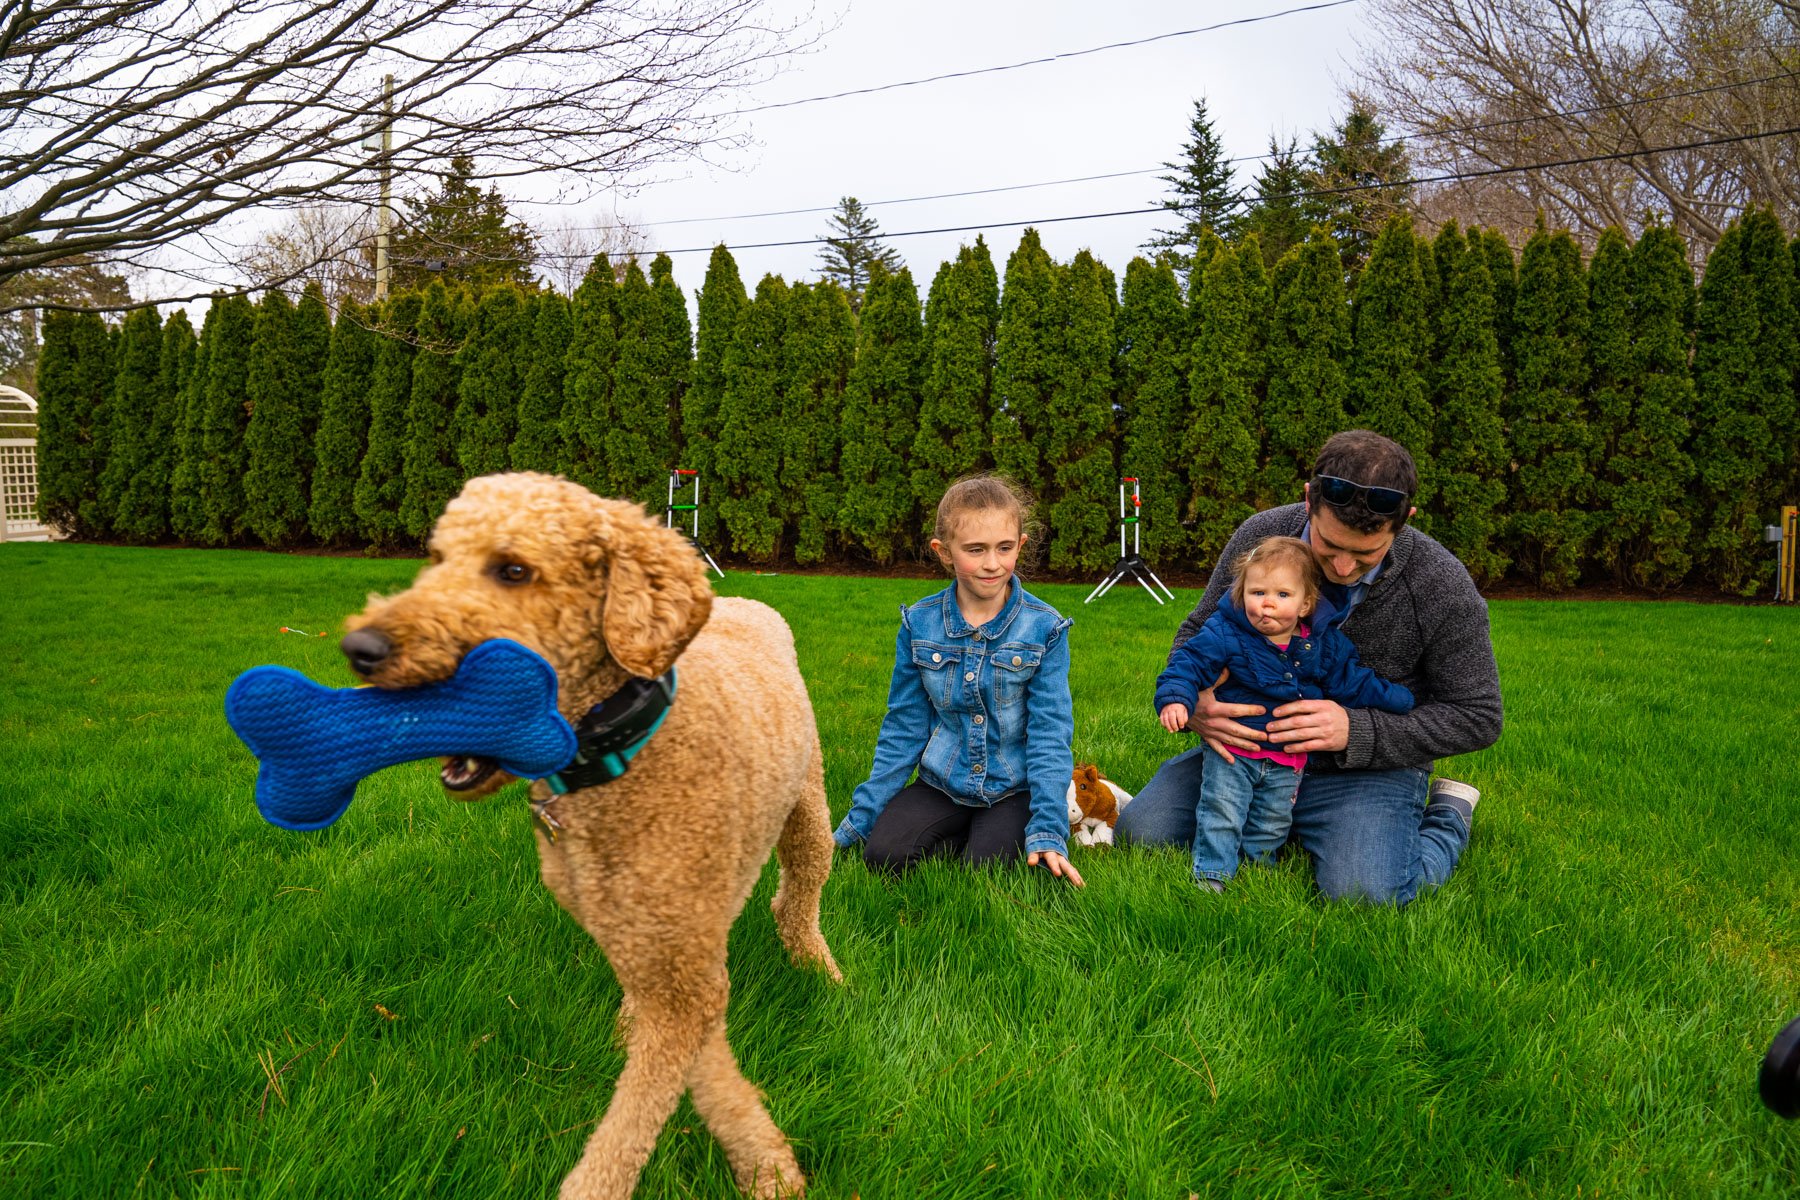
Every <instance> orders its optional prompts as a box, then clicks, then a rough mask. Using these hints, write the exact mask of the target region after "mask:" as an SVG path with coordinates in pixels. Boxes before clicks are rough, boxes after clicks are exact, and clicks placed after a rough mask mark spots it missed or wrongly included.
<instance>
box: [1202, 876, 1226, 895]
mask: <svg viewBox="0 0 1800 1200" xmlns="http://www.w3.org/2000/svg"><path fill="white" fill-rule="evenodd" d="M1194 885H1195V886H1196V887H1198V888H1199V889H1200V890H1201V891H1203V892H1217V893H1219V894H1223V893H1224V891H1225V881H1224V880H1223V879H1214V878H1212V876H1210V875H1201V876H1199V877H1198V878H1196V879H1195V880H1194Z"/></svg>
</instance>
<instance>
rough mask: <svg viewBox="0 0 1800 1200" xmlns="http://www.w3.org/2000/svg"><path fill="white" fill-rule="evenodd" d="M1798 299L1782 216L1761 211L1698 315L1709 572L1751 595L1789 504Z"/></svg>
mask: <svg viewBox="0 0 1800 1200" xmlns="http://www.w3.org/2000/svg"><path fill="white" fill-rule="evenodd" d="M1793 293H1794V266H1793V259H1792V258H1791V257H1790V252H1789V250H1788V246H1787V239H1786V238H1785V237H1784V236H1783V235H1782V233H1781V227H1780V225H1779V224H1778V223H1777V222H1776V220H1775V217H1774V214H1773V213H1771V212H1769V211H1768V210H1766V209H1756V210H1753V211H1751V212H1750V213H1748V214H1746V215H1745V216H1743V217H1741V218H1739V219H1738V220H1736V221H1734V222H1732V224H1731V226H1730V227H1729V228H1728V229H1727V230H1726V231H1725V236H1724V237H1722V238H1720V239H1719V244H1718V245H1717V246H1715V247H1714V248H1713V252H1712V255H1711V257H1709V258H1708V259H1707V263H1706V275H1705V278H1704V279H1703V280H1702V281H1701V284H1700V296H1699V305H1698V308H1697V311H1696V315H1695V331H1694V387H1695V393H1696V395H1697V396H1698V399H1699V406H1698V410H1697V414H1696V420H1695V426H1694V429H1695V437H1694V461H1695V467H1696V470H1697V472H1698V475H1699V487H1698V489H1697V490H1698V491H1699V493H1700V495H1699V502H1698V504H1697V505H1696V509H1697V511H1699V512H1701V513H1704V514H1706V515H1705V520H1704V522H1703V526H1704V533H1703V534H1702V537H1701V542H1700V545H1701V548H1702V550H1703V552H1704V553H1705V555H1706V564H1707V573H1708V575H1709V576H1710V577H1711V579H1712V580H1713V581H1714V582H1716V583H1717V584H1718V585H1719V587H1720V588H1721V589H1722V590H1724V591H1729V592H1737V593H1739V594H1741V595H1746V596H1747V595H1753V594H1755V593H1756V591H1758V590H1759V588H1761V587H1762V586H1764V585H1765V584H1766V582H1767V566H1768V561H1769V559H1768V555H1767V553H1766V551H1765V549H1764V547H1763V546H1762V545H1761V540H1762V526H1763V524H1764V523H1765V522H1766V521H1767V520H1768V519H1769V517H1770V516H1772V515H1773V514H1774V512H1775V510H1776V508H1777V507H1778V506H1779V505H1781V504H1783V503H1785V502H1787V501H1788V499H1789V498H1788V497H1785V496H1784V495H1783V494H1782V492H1783V489H1784V487H1785V485H1786V484H1787V482H1788V478H1789V475H1790V473H1791V471H1792V463H1793V445H1794V432H1793V431H1794V420H1795V409H1794V405H1795V399H1794V375H1795V366H1796V362H1797V361H1800V340H1797V332H1796V317H1795V307H1794V295H1793Z"/></svg>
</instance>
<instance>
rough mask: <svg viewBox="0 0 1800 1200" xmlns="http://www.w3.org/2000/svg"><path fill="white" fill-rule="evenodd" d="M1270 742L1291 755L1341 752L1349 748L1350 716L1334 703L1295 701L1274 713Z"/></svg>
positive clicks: (1331, 701) (1270, 727)
mask: <svg viewBox="0 0 1800 1200" xmlns="http://www.w3.org/2000/svg"><path fill="white" fill-rule="evenodd" d="M1269 740H1270V741H1272V742H1280V743H1282V747H1281V748H1282V749H1283V750H1286V751H1287V752H1288V753H1290V754H1312V753H1314V752H1315V751H1330V750H1342V749H1343V748H1344V747H1346V746H1348V745H1349V744H1350V714H1349V712H1348V711H1346V710H1345V708H1344V706H1343V705H1341V704H1339V703H1338V702H1337V701H1336V700H1295V701H1294V702H1293V703H1291V704H1284V705H1282V706H1281V707H1280V708H1278V709H1276V710H1275V719H1274V720H1273V721H1270V722H1269Z"/></svg>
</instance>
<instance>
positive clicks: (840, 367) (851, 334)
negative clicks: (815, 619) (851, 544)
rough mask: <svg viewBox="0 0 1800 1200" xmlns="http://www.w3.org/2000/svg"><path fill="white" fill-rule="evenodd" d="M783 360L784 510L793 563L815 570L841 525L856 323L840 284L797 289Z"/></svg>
mask: <svg viewBox="0 0 1800 1200" xmlns="http://www.w3.org/2000/svg"><path fill="white" fill-rule="evenodd" d="M782 359H783V365H784V368H785V371H786V379H785V380H784V382H783V385H782V389H781V398H782V415H781V424H780V429H781V447H782V449H781V492H782V501H781V507H782V510H783V511H784V513H785V514H786V516H787V518H788V521H789V522H790V524H791V525H792V527H793V531H794V561H795V562H798V563H801V564H805V563H814V562H818V561H819V560H820V559H821V558H823V557H824V556H825V553H826V550H827V539H828V537H829V535H830V534H831V532H832V531H833V530H834V529H835V528H836V525H837V508H838V498H839V495H840V492H841V485H840V483H839V481H838V449H839V440H838V421H839V419H840V417H841V416H842V414H843V409H844V386H845V384H846V382H847V381H848V379H849V376H850V365H851V364H852V363H853V362H854V361H855V360H856V316H855V314H854V313H852V312H851V311H850V302H849V300H848V299H847V298H846V297H845V296H844V293H843V292H842V291H841V290H840V289H839V288H838V287H837V285H836V284H833V283H828V282H827V283H820V284H818V285H816V286H814V287H810V288H809V287H807V286H806V285H805V284H796V285H794V288H793V290H792V291H791V292H790V293H789V294H788V327H787V333H786V337H785V344H784V346H783V347H782Z"/></svg>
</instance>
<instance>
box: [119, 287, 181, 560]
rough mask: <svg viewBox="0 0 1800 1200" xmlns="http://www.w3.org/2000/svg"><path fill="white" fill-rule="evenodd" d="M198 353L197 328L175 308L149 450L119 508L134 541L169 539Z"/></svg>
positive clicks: (162, 349) (167, 327)
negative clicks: (190, 391)
mask: <svg viewBox="0 0 1800 1200" xmlns="http://www.w3.org/2000/svg"><path fill="white" fill-rule="evenodd" d="M195 348H196V347H195V343H194V327H193V325H191V324H189V322H188V317H187V313H185V312H183V311H182V310H181V309H176V310H175V311H174V312H173V313H172V314H170V316H169V319H168V320H167V321H166V322H164V323H163V330H162V344H161V345H160V346H159V347H158V354H157V368H156V375H157V381H156V413H155V416H154V417H152V419H151V422H150V440H149V450H148V453H147V454H146V455H145V459H144V464H143V466H142V467H141V468H140V469H139V470H138V472H137V473H136V474H135V475H134V476H133V477H132V480H131V485H130V487H128V488H127V489H126V492H125V497H124V499H123V501H122V502H121V504H120V520H119V528H120V531H121V532H122V533H123V534H124V535H125V536H126V537H128V538H131V539H132V540H134V541H139V542H155V541H161V540H162V539H164V538H166V537H168V536H169V532H170V527H169V505H170V499H171V492H172V488H173V480H174V473H175V463H176V458H177V456H178V455H179V453H180V442H181V436H182V425H183V420H184V418H185V415H186V405H187V399H188V384H189V380H190V379H192V377H193V374H194V351H195Z"/></svg>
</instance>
